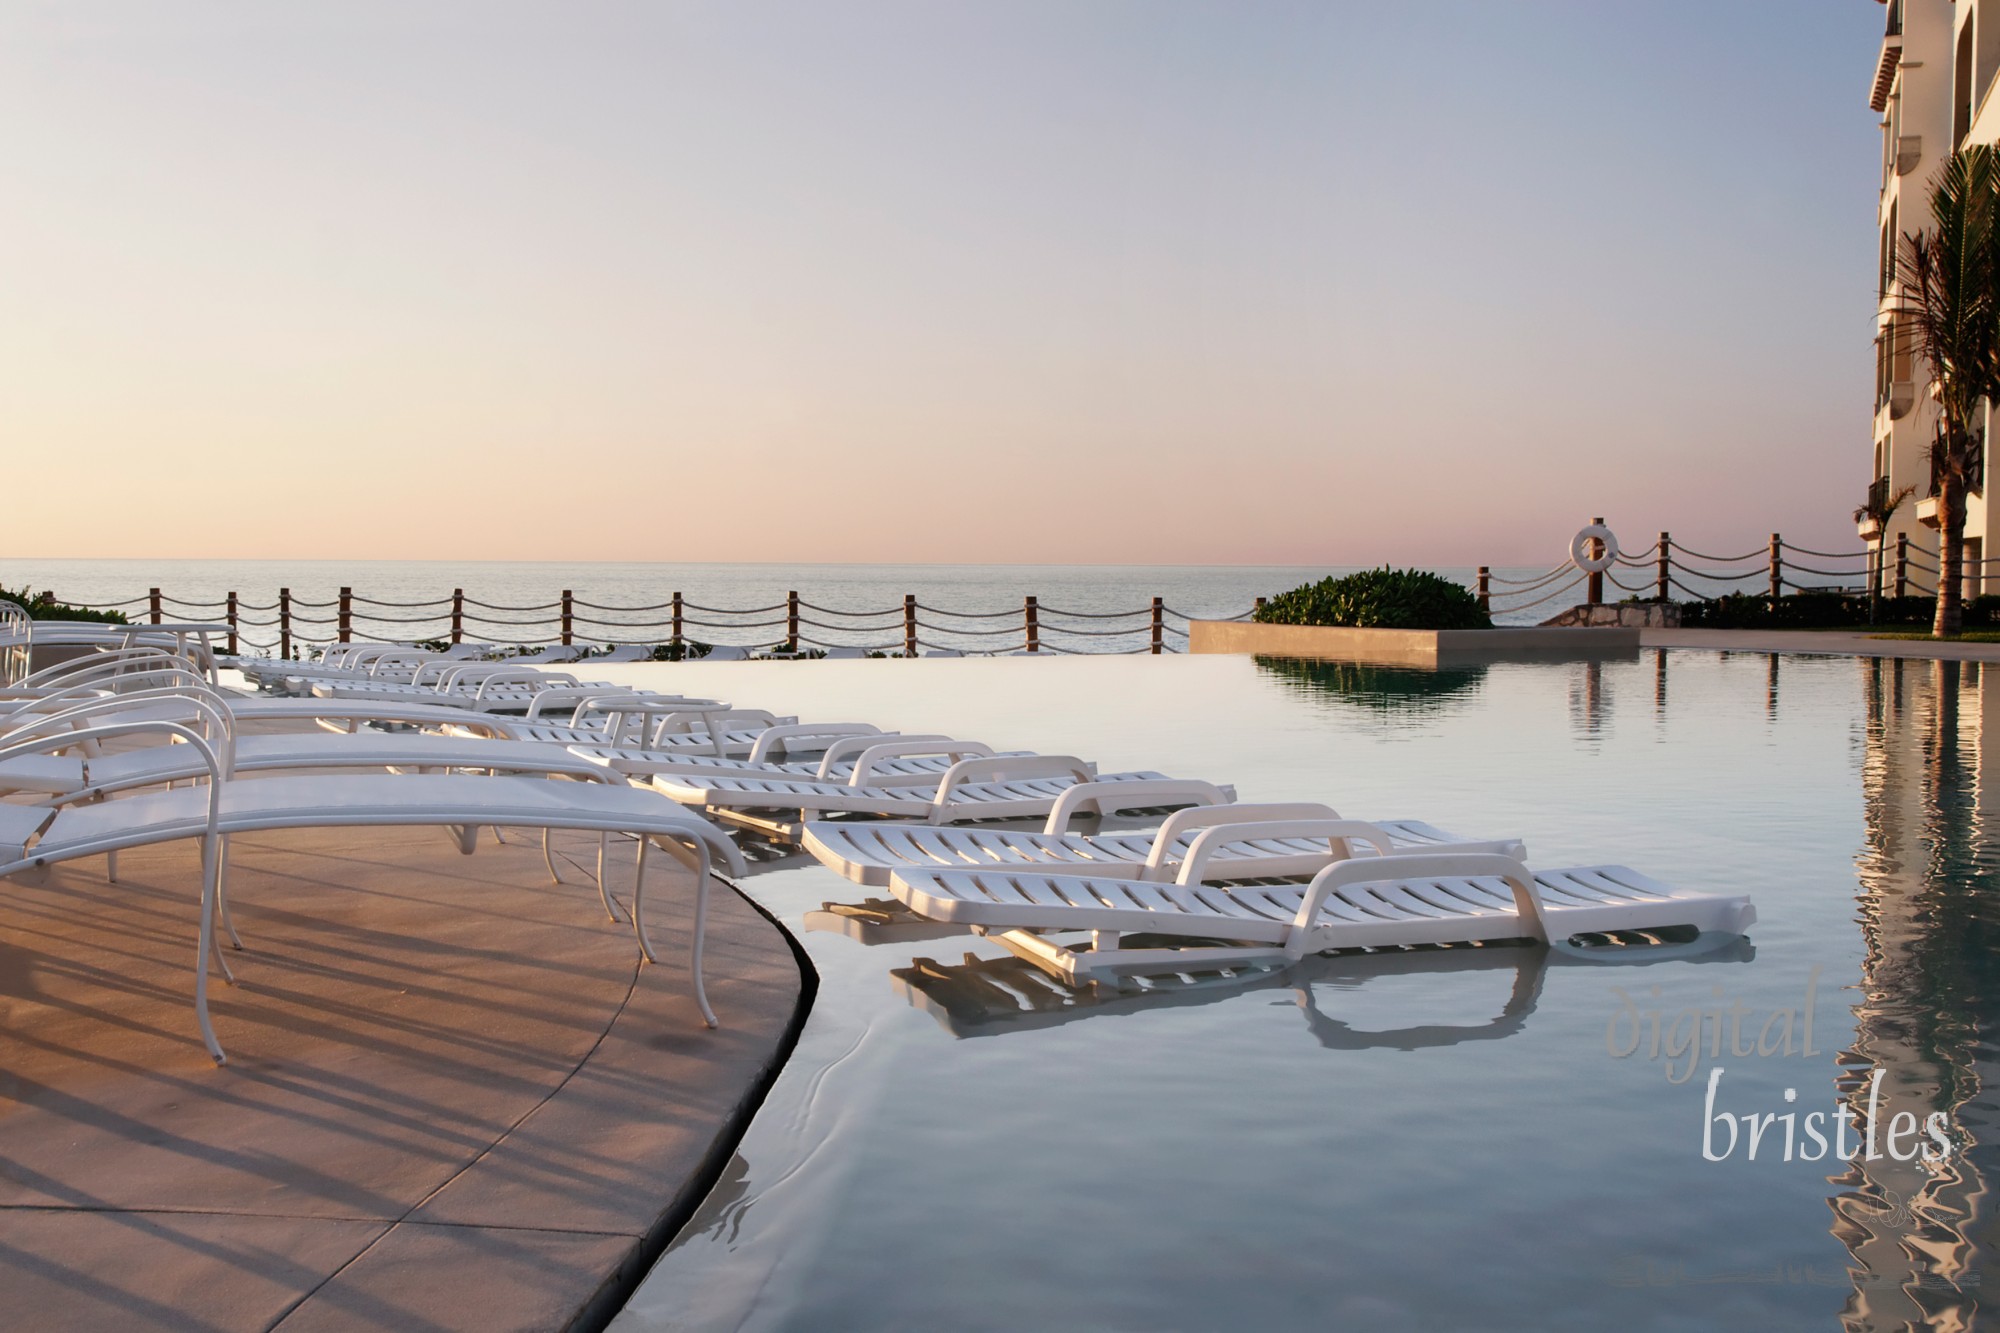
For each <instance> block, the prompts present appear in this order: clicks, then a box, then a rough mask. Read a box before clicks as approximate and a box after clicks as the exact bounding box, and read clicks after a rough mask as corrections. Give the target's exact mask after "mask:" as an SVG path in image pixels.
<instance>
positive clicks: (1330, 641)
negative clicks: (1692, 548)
mask: <svg viewBox="0 0 2000 1333" xmlns="http://www.w3.org/2000/svg"><path fill="white" fill-rule="evenodd" d="M1188 651H1189V652H1191V653H1253V654H1259V655H1262V656H1267V657H1308V658H1325V659H1330V660H1335V661H1351V662H1381V663H1386V664H1388V665H1391V666H1440V665H1444V666H1451V665H1456V664H1460V663H1472V662H1496V661H1506V660H1509V659H1517V660H1536V659H1539V660H1543V661H1548V660H1552V659H1561V658H1573V657H1617V656H1627V655H1636V654H1637V653H1638V651H1639V631H1638V630H1637V629H1633V628H1601V629H1600V628H1572V627H1557V628H1550V627H1543V626H1529V627H1522V628H1519V629H1446V630H1414V629H1350V628H1346V627H1341V626H1332V625H1259V624H1255V623H1252V622H1245V621H1240V620H1194V621H1190V622H1188Z"/></svg>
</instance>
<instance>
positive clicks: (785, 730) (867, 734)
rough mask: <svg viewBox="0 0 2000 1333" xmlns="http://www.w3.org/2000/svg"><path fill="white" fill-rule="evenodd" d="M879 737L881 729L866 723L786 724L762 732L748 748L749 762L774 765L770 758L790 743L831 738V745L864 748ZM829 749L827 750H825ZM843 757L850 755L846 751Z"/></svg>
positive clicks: (788, 748) (787, 749)
mask: <svg viewBox="0 0 2000 1333" xmlns="http://www.w3.org/2000/svg"><path fill="white" fill-rule="evenodd" d="M882 734H883V731H882V728H880V727H877V726H873V725H871V724H869V723H867V722H786V723H781V724H780V725H778V726H775V727H766V728H764V733H763V734H762V735H761V736H759V737H758V738H757V743H756V744H755V745H753V746H751V747H750V762H751V763H753V764H763V763H771V762H775V761H774V760H773V759H772V756H773V755H775V754H777V753H778V752H779V751H789V750H790V748H791V742H793V741H800V740H812V739H814V738H816V737H817V738H822V739H824V738H829V737H830V738H832V744H833V745H836V746H837V745H842V744H846V743H848V742H851V741H857V740H858V741H860V742H861V743H862V744H863V746H864V747H865V746H866V745H867V743H868V741H870V740H872V739H874V738H876V737H879V736H881V735H882ZM829 748H830V747H829ZM846 753H848V754H852V753H853V751H852V750H849V751H847V752H846Z"/></svg>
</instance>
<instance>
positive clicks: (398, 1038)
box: [0, 778, 804, 1333]
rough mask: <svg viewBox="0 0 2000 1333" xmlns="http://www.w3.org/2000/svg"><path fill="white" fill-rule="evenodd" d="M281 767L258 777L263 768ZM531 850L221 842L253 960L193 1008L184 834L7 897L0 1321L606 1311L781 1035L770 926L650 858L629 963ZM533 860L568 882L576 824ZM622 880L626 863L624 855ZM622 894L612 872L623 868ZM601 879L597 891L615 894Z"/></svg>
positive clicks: (398, 833)
mask: <svg viewBox="0 0 2000 1333" xmlns="http://www.w3.org/2000/svg"><path fill="white" fill-rule="evenodd" d="M269 780H272V781H282V780H283V779H275V778H274V779H269ZM537 842H538V839H529V838H527V837H525V836H522V835H509V844H508V845H507V846H495V845H494V844H493V842H492V836H491V834H490V833H483V834H482V837H481V845H480V847H479V850H478V852H477V854H475V855H473V856H470V857H464V856H460V855H459V854H458V853H457V851H456V850H455V848H454V847H452V846H451V845H450V844H448V843H447V841H446V839H445V838H444V837H442V836H440V835H439V834H438V833H437V832H436V831H434V830H427V829H398V830H370V829H361V830H354V829H347V830H337V831H328V832H320V833H311V834H297V833H293V834H282V835H276V834H274V835H265V836H258V837H250V836H245V837H240V838H238V839H236V840H235V841H234V848H235V850H234V853H233V862H232V864H233V869H232V891H231V898H232V902H233V903H235V904H236V916H237V924H238V926H239V928H240V929H241V930H242V932H243V935H244V940H245V943H246V945H247V946H248V947H247V948H246V950H245V951H244V952H242V953H238V954H232V956H231V963H232V965H233V966H234V967H235V969H236V972H237V977H238V981H239V984H238V985H237V986H235V987H228V986H217V987H216V989H215V991H214V992H213V994H214V1011H215V1021H216V1029H217V1032H218V1034H219V1036H220V1037H221V1039H222V1041H223V1044H224V1045H225V1046H226V1047H227V1048H228V1050H229V1054H230V1063H229V1065H228V1066H227V1067H225V1068H217V1067H215V1066H214V1065H213V1064H212V1063H211V1062H210V1061H209V1059H208V1056H207V1054H206V1052H205V1051H204V1050H203V1049H202V1046H201V1043H200V1040H199V1038H198V1037H197V1035H196V1032H195V1027H194V1017H193V1013H192V1010H191V1007H190V1004H189V995H190V987H191V985H192V968H191V962H192V957H191V955H192V953H193V939H194V912H193V910H192V909H193V902H194V897H195V886H196V884H197V865H196V856H197V853H196V849H195V846H194V845H193V844H192V843H183V844H176V845H171V846H167V847H162V848H155V849H147V850H145V851H143V852H127V853H125V854H124V856H123V857H122V858H121V864H120V867H119V870H120V882H119V883H117V884H111V883H108V882H107V881H106V878H105V874H104V863H103V861H102V860H101V859H94V860H91V861H87V862H80V863H76V864H74V865H70V866H66V867H62V868H59V869H57V870H55V871H53V872H52V873H51V874H50V875H49V878H48V880H47V882H46V883H45V884H41V885H35V884H24V883H21V882H18V881H8V882H7V883H6V885H5V891H4V892H0V1023H4V1030H5V1041H6V1054H5V1058H4V1060H0V1309H5V1310H6V1311H8V1315H7V1319H6V1322H7V1323H8V1324H9V1325H10V1326H13V1327H34V1328H37V1329H105V1328H115V1329H118V1330H121V1331H123V1330H139V1329H199V1330H239V1329H245V1330H247V1329H269V1328H280V1329H285V1330H290V1331H295V1333H298V1331H304V1330H318V1329H348V1328H356V1329H358V1328H394V1329H398V1330H412V1331H421V1330H438V1329H480V1330H499V1329H517V1328H518V1329H550V1328H562V1327H566V1326H570V1325H571V1324H574V1323H581V1324H583V1325H585V1326H588V1325H590V1324H593V1323H596V1322H600V1321H601V1320H603V1319H605V1318H608V1317H609V1316H610V1315H611V1314H613V1313H615V1312H616V1309H617V1306H618V1304H619V1303H620V1302H622V1299H623V1296H624V1294H625V1292H626V1291H627V1290H628V1289H629V1287H630V1285H631V1283H633V1282H635V1281H636V1280H637V1279H638V1277H639V1276H641V1275H642V1273H643V1269H644V1267H645V1265H646V1264H647V1263H649V1262H650V1259H651V1257H652V1255H653V1254H654V1253H655V1252H656V1251H657V1248H658V1246H659V1245H660V1244H662V1243H664V1241H665V1239H667V1236H666V1234H665V1233H666V1232H667V1231H669V1230H670V1229H671V1228H673V1227H675V1226H678V1224H679V1222H680V1220H681V1219H682V1218H683V1216H684V1215H685V1213H686V1211H687V1210H689V1209H691V1208H692V1206H693V1205H694V1203H696V1202H697V1201H698V1199H699V1196H700V1195H701V1194H702V1193H703V1192H704V1191H705V1190H706V1189H707V1187H708V1184H709V1182H710V1181H711V1180H712V1179H714V1178H715V1176H716V1175H717V1174H718V1173H719V1172H720V1170H721V1169H722V1167H724V1166H725V1165H726V1164H727V1160H728V1157H729V1154H730V1152H731V1150H732V1149H733V1146H734V1144H735V1141H736V1138H737V1137H738V1135H739V1134H740V1132H741V1129H742V1127H743V1124H744V1123H745V1122H746V1120H747V1118H748V1115H749V1112H750V1111H751V1109H752V1108H754V1106H755V1104H756V1102H757V1101H758V1099H759V1098H760V1097H761V1095H762V1091H763V1088H764V1087H765V1086H766V1084H767V1082H768V1080H769V1078H771V1077H772V1076H774V1075H775V1072H776V1067H777V1065H778V1063H779V1062H780V1060H781V1058H782V1055H783V1053H784V1051H785V1050H786V1049H787V1046H788V1042H789V1039H790V1035H791V1032H792V1031H793V1028H794V1022H795V1018H796V1017H798V1016H799V1007H800V1001H801V997H802V993H803V984H804V983H803V980H802V977H801V973H800V970H799V966H798V964H797V962H796V960H795V957H794V954H793V951H792V948H791V945H790V943H789V941H788V940H787V939H786V937H785V936H784V935H783V933H782V932H781V931H780V930H779V929H778V928H777V927H776V926H774V925H773V924H771V923H770V922H769V921H768V920H767V919H766V918H765V917H763V916H762V915H761V914H760V913H758V912H757V911H756V910H755V909H754V908H752V907H751V906H750V905H749V904H748V903H747V902H746V901H744V900H743V899H742V898H741V897H740V896H738V895H737V894H736V893H734V892H733V891H731V890H730V889H729V888H728V887H727V886H724V885H720V884H718V885H716V886H715V891H714V892H713V893H712V895H711V899H710V902H711V914H710V919H709V929H708V960H707V966H706V968H705V972H706V975H707V978H708V985H709V994H710V997H711V1000H712V1001H713V1004H714V1007H715V1009H716V1012H717V1014H718V1015H719V1016H720V1018H721V1021H722V1026H721V1027H720V1028H719V1029H717V1030H713V1031H711V1030H709V1029H707V1028H705V1027H703V1026H702V1023H701V1020H700V1017H699V1015H698V1014H697V1013H696V1010H695V1006H694V1002H693V1000H692V998H691V997H690V994H689V989H688V974H687V963H686V957H687V944H688V926H689V924H690V917H689V913H688V910H687V909H688V906H689V902H690V894H691V891H692V887H693V883H692V878H691V876H690V875H689V874H688V872H686V871H684V870H682V869H681V868H679V867H678V866H675V865H674V864H673V863H672V862H671V861H670V860H668V859H667V858H663V857H656V858H653V862H652V865H653V867H655V868H657V873H659V875H660V878H659V879H658V881H657V882H655V883H653V884H652V885H651V886H650V893H649V897H650V898H651V903H652V907H653V910H651V911H649V912H648V917H649V922H650V924H651V927H652V930H653V934H654V939H655V942H656V944H657V945H658V946H659V948H660V950H661V957H662V962H661V964H659V965H654V966H641V965H640V964H639V963H638V957H637V949H636V947H635V945H634V944H633V941H632V936H631V932H630V928H629V927H621V926H617V925H613V924H612V923H611V922H610V921H608V920H607V919H606V917H605V914H604V912H603V910H602V909H601V908H600V907H599V905H598V903H597V895H596V891H595V889H594V888H593V887H592V885H591V883H590V881H589V880H588V878H587V877H586V876H585V875H584V874H583V873H582V872H581V870H580V869H566V870H565V876H564V877H565V879H566V880H568V881H569V882H568V883H566V884H563V885H561V886H557V885H552V884H551V883H550V882H549V879H548V876H547V873H546V871H545V870H544V869H543V867H542V861H541V850H540V847H539V846H538V845H537ZM558 847H559V848H561V849H562V850H563V851H564V852H565V853H566V854H567V856H568V858H569V860H570V863H571V865H572V866H580V865H581V864H582V863H584V862H585V861H587V860H590V859H593V857H594V852H595V847H596V842H595V839H594V838H583V837H575V836H572V837H571V838H569V839H568V840H567V842H566V843H565V842H564V841H562V840H559V841H558ZM619 860H621V861H625V862H629V858H619ZM624 875H625V879H626V881H628V882H629V877H630V868H629V864H626V865H625V867H624ZM619 883H620V881H619V879H618V878H616V876H615V875H614V878H613V884H614V887H617V886H618V885H619Z"/></svg>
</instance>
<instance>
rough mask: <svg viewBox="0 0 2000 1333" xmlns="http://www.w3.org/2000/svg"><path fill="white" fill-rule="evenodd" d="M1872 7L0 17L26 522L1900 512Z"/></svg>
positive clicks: (1035, 545)
mask: <svg viewBox="0 0 2000 1333" xmlns="http://www.w3.org/2000/svg"><path fill="white" fill-rule="evenodd" d="M1881 26H1882V9H1881V7H1880V5H1879V4H1876V3H1872V0H1832V3H1829V2H1828V0H1758V2H1757V3H1755V4H1744V3H1742V2H1741V0H1726V2H1725V0H1711V2H1709V3H1686V2H1684V0H1645V2H1644V3H1625V4H1605V3H1602V0H1590V2H1588V3H1586V2H1584V0H1576V2H1575V3H1569V2H1563V3H1557V2H1555V0H1505V2H1501V0H1426V2H1425V3H1421V4H1418V3H1405V2H1404V0H1389V2H1386V3H1385V2H1384V0H1375V2H1374V3H1369V4H1342V3H1333V2H1332V0H1317V2H1314V3H1281V2H1278V0H1257V2H1254V3H1240V2H1236V0H1231V2H1229V3H1205V4H1196V3H1178V2H1176V0H1115V2H1114V0H989V2H988V3H983V4H952V3H942V2H940V0H909V2H908V3H862V2H860V0H854V2H851V3H841V4H823V3H799V4H793V5H772V4H760V3H745V2H744V0H726V2H725V0H716V2H715V3H699V4H695V3H632V4H611V3H590V2H588V0H584V2H578V3H563V4H548V3H541V2H537V3H532V4H509V3H487V2H484V0H482V2H481V3H477V4H470V3H468V4H458V5H450V4H441V3H423V2H421V0H418V2H412V0H396V2H395V3H386V4H375V3H357V2H356V0H340V2H339V3H333V2H332V0H327V2H326V3H320V4H316V5H307V4H302V3H286V4H271V3H268V0H255V2H251V0H244V2H243V3H233V4H215V3H176V4H172V5H162V4H158V3H156V2H155V0H131V2H130V3H92V2H91V0H46V2H36V0H11V3H7V4H6V5H5V6H4V8H0V151H4V168H0V169H3V170H4V179H5V181H6V185H5V188H4V189H0V439H4V441H5V446H4V454H0V456H4V458H5V460H6V475H7V482H8V484H7V487H6V489H7V492H8V503H7V504H6V506H5V509H4V513H5V515H6V517H5V520H4V522H3V523H0V534H4V535H0V555H12V556H188V557H198V556H218V557H227V556H256V557H298V558H306V557H357V556H386V557H397V558H431V557H437V558H495V559H548V558H562V559H616V560H650V559H660V560H704V559H716V560H724V559H728V560H760V559H761V560H864V561H865V560H887V561H910V560H963V561H987V560H991V561H1054V562H1070V561H1074V562H1095V561H1105V562H1118V563H1126V562H1132V563H1146V562H1185V563H1208V562H1229V563H1235V562H1271V563H1292V562H1297V563H1321V562H1324V563H1359V562H1366V561H1373V560H1384V559H1388V560H1396V561H1399V562H1401V561H1410V562H1427V563H1433V564H1457V563H1477V562H1487V563H1493V564H1505V563H1515V562H1523V563H1551V562H1553V560H1554V559H1555V558H1557V557H1558V556H1560V555H1561V553H1562V551H1563V549H1564V547H1565V545H1566V543H1567V540H1568V537H1569V535H1570V534H1571V533H1572V532H1574V531H1575V529H1576V527H1577V526H1578V524H1579V523H1580V522H1582V521H1583V520H1584V519H1587V518H1589V517H1591V516H1593V515H1596V514H1603V515H1605V516H1606V517H1608V518H1609V519H1610V521H1611V523H1612V525H1613V526H1614V527H1615V528H1617V529H1618V530H1619V531H1620V532H1621V534H1624V535H1627V536H1629V537H1631V538H1634V539H1635V540H1634V541H1633V544H1634V545H1643V544H1644V543H1645V542H1646V541H1648V540H1650V534H1652V533H1654V532H1657V531H1658V530H1659V529H1661V528H1670V529H1672V530H1673V531H1674V533H1675V535H1676V536H1677V537H1680V538H1682V539H1683V540H1685V541H1688V542H1689V543H1690V544H1691V545H1696V546H1699V547H1702V548H1703V549H1715V548H1716V546H1717V545H1718V544H1719V545H1720V546H1723V547H1727V548H1728V549H1729V550H1732V551H1735V550H1748V549H1751V548H1753V547H1756V546H1759V545H1761V543H1762V542H1763V540H1764V538H1765V537H1766V535H1767V534H1768V533H1769V532H1771V531H1773V530H1782V531H1783V532H1784V533H1785V535H1786V536H1787V537H1788V538H1791V539H1793V540H1797V541H1801V542H1805V543H1807V544H1811V545H1819V546H1824V547H1827V548H1828V549H1843V550H1844V549H1849V548H1854V547H1857V546H1858V543H1857V541H1856V539H1855V536H1854V529H1853V525H1852V523H1851V521H1849V514H1850V513H1851V511H1852V509H1853V508H1854V506H1855V505H1856V504H1858V503H1859V502H1860V501H1861V499H1862V493H1863V490H1864V489H1865V487H1866V485H1867V482H1868V479H1869V476H1868V474H1869V462H1870V459H1869V408H1870V403H1871V399H1872V392H1873V364H1872V348H1871V344H1870V339H1871V337H1872V335H1873V324H1874V321H1873V290H1874V283H1873V276H1874V275H1873V263H1874V248H1875V235H1874V211H1873V210H1874V200H1875V191H1876V185H1877V172H1878V166H1877V164H1878V160H1879V154H1880V137H1879V134H1878V132H1877V130H1876V129H1875V124H1876V119H1877V118H1876V117H1875V116H1874V115H1873V114H1871V113H1870V112H1869V110H1868V108H1867V94H1868V84H1869V75H1870V72H1871V69H1872V60H1873V57H1874V53H1875V50H1876V47H1877V45H1878V43H1879V40H1880V33H1881Z"/></svg>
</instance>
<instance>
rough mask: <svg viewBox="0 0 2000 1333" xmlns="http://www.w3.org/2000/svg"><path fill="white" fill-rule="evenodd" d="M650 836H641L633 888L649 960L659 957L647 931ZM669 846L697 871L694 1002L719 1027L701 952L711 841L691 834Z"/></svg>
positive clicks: (636, 923) (636, 922)
mask: <svg viewBox="0 0 2000 1333" xmlns="http://www.w3.org/2000/svg"><path fill="white" fill-rule="evenodd" d="M648 841H649V839H647V838H643V837H642V838H640V840H639V848H640V851H639V856H640V862H639V882H638V883H637V884H636V885H634V886H633V889H632V929H633V931H634V933H636V934H637V935H638V937H639V952H640V953H641V954H643V955H644V956H645V959H646V961H647V962H649V963H656V962H658V961H659V957H658V955H657V954H655V953H654V952H653V939H652V936H651V935H649V934H648V933H647V931H646V873H645V846H646V843H647V842H648ZM666 850H667V851H669V852H671V853H672V854H673V856H674V859H676V860H678V861H680V862H681V863H682V864H683V865H686V866H687V867H688V868H689V869H690V870H692V871H693V872H694V876H695V879H694V884H695V889H694V947H693V949H692V951H691V954H692V957H691V966H692V970H693V972H694V1002H695V1006H696V1007H697V1008H699V1009H700V1010H701V1021H702V1022H704V1023H706V1024H707V1025H708V1026H709V1027H719V1026H721V1024H720V1023H718V1022H717V1021H716V1017H715V1010H714V1009H712V1008H710V1007H709V1003H708V987H707V986H706V985H704V984H703V983H702V977H701V953H702V941H703V939H704V938H705V937H706V935H707V934H708V881H709V876H710V875H711V874H712V873H713V870H714V863H713V862H711V861H710V860H709V855H708V845H707V844H706V843H703V842H702V841H701V840H700V839H697V838H689V839H688V840H687V841H686V842H685V843H683V842H680V841H678V840H676V841H673V842H670V843H667V844H666Z"/></svg>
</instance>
